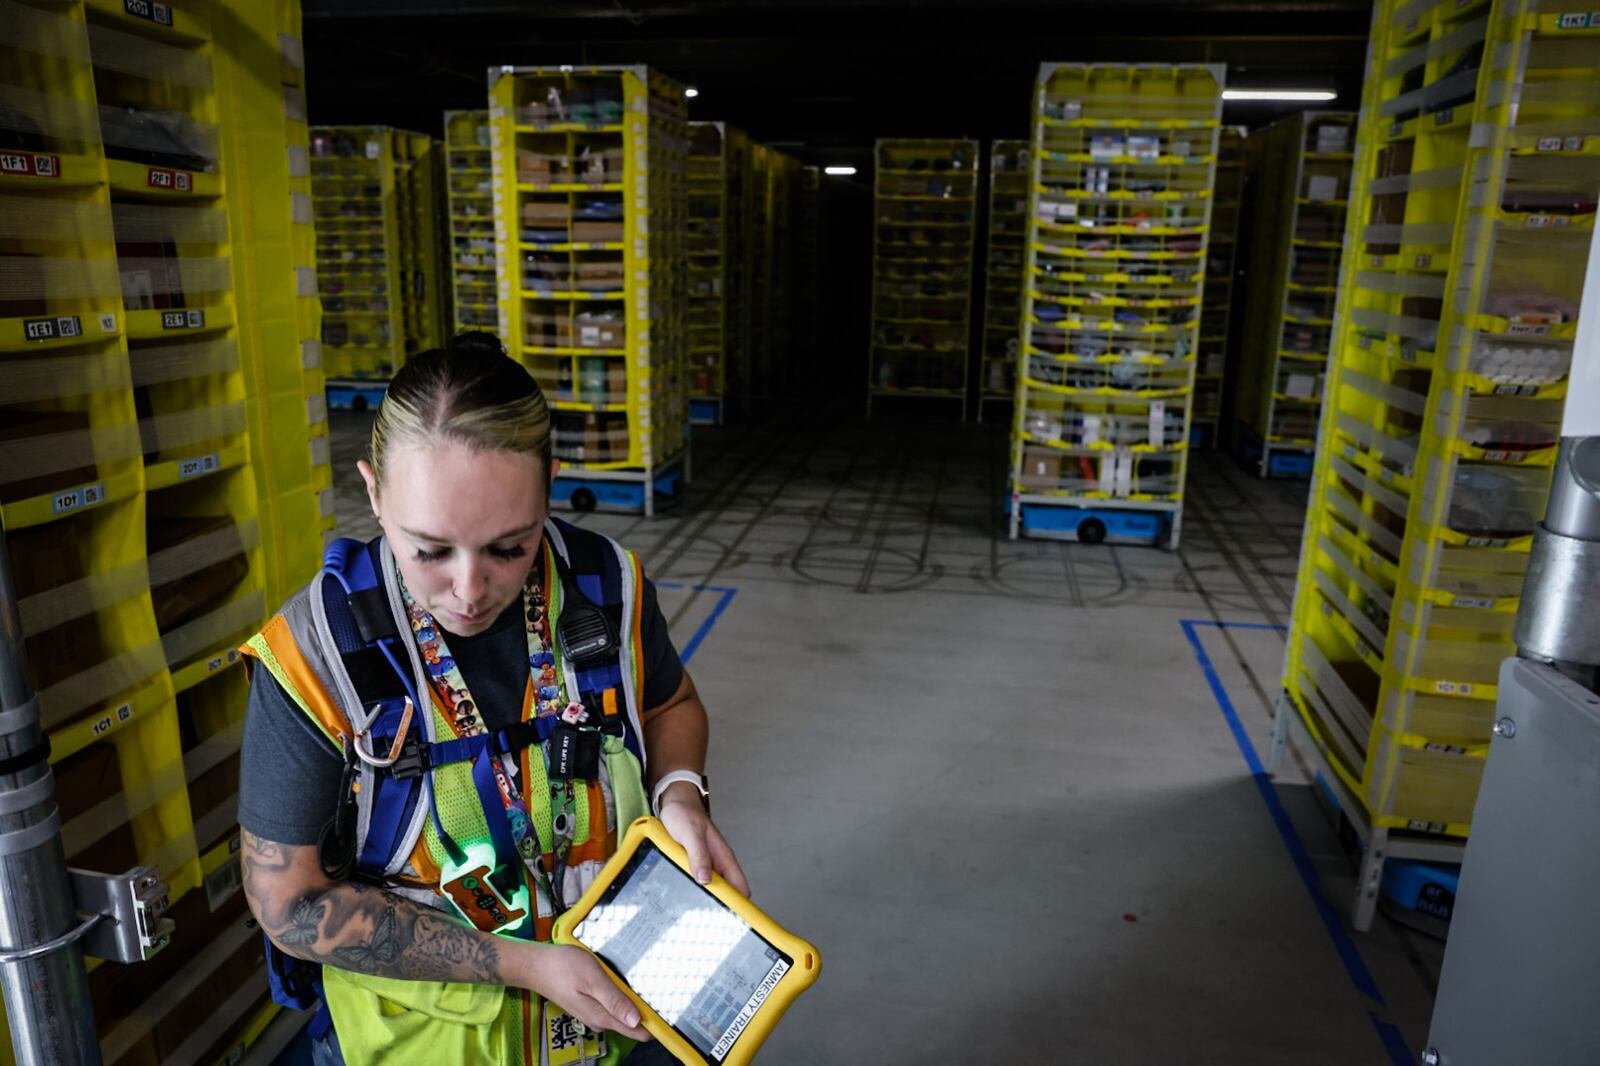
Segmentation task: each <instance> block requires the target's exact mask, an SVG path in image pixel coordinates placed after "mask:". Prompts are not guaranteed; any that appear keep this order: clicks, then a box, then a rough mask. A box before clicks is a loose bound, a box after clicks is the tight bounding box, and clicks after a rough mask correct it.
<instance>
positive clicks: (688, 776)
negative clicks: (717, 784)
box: [650, 770, 711, 818]
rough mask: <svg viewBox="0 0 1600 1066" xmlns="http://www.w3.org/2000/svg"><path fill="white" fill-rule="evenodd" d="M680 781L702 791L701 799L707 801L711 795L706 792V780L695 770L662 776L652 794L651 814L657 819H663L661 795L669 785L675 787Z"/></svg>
mask: <svg viewBox="0 0 1600 1066" xmlns="http://www.w3.org/2000/svg"><path fill="white" fill-rule="evenodd" d="M679 781H687V782H689V784H691V785H693V786H694V787H695V788H696V789H698V790H699V791H700V798H701V799H707V798H709V797H710V795H711V794H710V793H709V792H707V791H706V786H705V778H704V776H703V775H701V774H697V773H695V772H694V771H693V770H673V771H671V772H670V773H665V774H662V775H661V780H659V781H657V782H656V787H655V788H654V789H652V790H651V792H650V813H651V814H653V815H655V816H656V817H657V818H659V817H661V794H662V793H663V792H665V791H666V790H667V786H668V785H675V784H677V783H678V782H679Z"/></svg>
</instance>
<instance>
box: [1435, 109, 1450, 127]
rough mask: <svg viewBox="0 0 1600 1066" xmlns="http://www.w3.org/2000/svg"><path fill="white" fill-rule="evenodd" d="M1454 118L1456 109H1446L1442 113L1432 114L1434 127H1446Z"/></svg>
mask: <svg viewBox="0 0 1600 1066" xmlns="http://www.w3.org/2000/svg"><path fill="white" fill-rule="evenodd" d="M1455 117H1456V109H1455V108H1453V107H1447V108H1445V109H1444V110H1443V111H1436V112H1434V115H1433V124H1434V125H1435V126H1448V125H1450V123H1451V121H1452V120H1453V119H1454V118H1455Z"/></svg>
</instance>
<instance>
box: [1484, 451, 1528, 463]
mask: <svg viewBox="0 0 1600 1066" xmlns="http://www.w3.org/2000/svg"><path fill="white" fill-rule="evenodd" d="M1527 457H1528V453H1527V452H1513V451H1492V452H1484V453H1483V459H1484V461H1485V462H1488V463H1520V462H1522V461H1523V460H1524V459H1526V458H1527Z"/></svg>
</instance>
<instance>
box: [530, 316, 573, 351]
mask: <svg viewBox="0 0 1600 1066" xmlns="http://www.w3.org/2000/svg"><path fill="white" fill-rule="evenodd" d="M522 334H523V336H522V340H523V343H525V344H529V345H532V346H533V347H536V348H571V347H572V346H573V345H572V312H570V311H549V312H542V313H534V312H529V313H528V314H525V315H523V316H522Z"/></svg>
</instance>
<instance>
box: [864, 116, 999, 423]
mask: <svg viewBox="0 0 1600 1066" xmlns="http://www.w3.org/2000/svg"><path fill="white" fill-rule="evenodd" d="M874 161H875V168H874V170H875V172H874V180H873V190H874V194H873V219H872V225H873V242H872V336H871V343H870V346H869V348H868V351H869V353H870V358H869V359H868V360H867V413H868V414H869V415H870V414H871V413H872V409H873V406H874V404H875V403H876V402H878V401H881V400H885V399H890V398H894V399H903V398H915V399H929V400H940V401H945V402H952V403H954V404H955V405H956V407H957V408H958V409H959V411H960V413H961V417H962V418H965V417H966V411H967V372H968V361H969V358H970V355H971V341H970V338H969V332H970V329H971V326H970V315H971V313H972V264H973V254H974V247H973V246H974V242H975V240H976V236H975V235H976V227H977V218H978V211H977V208H978V167H979V162H980V156H979V149H978V142H977V141H972V140H963V139H951V138H945V139H919V138H880V139H879V140H878V142H877V146H876V149H875V154H874Z"/></svg>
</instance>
